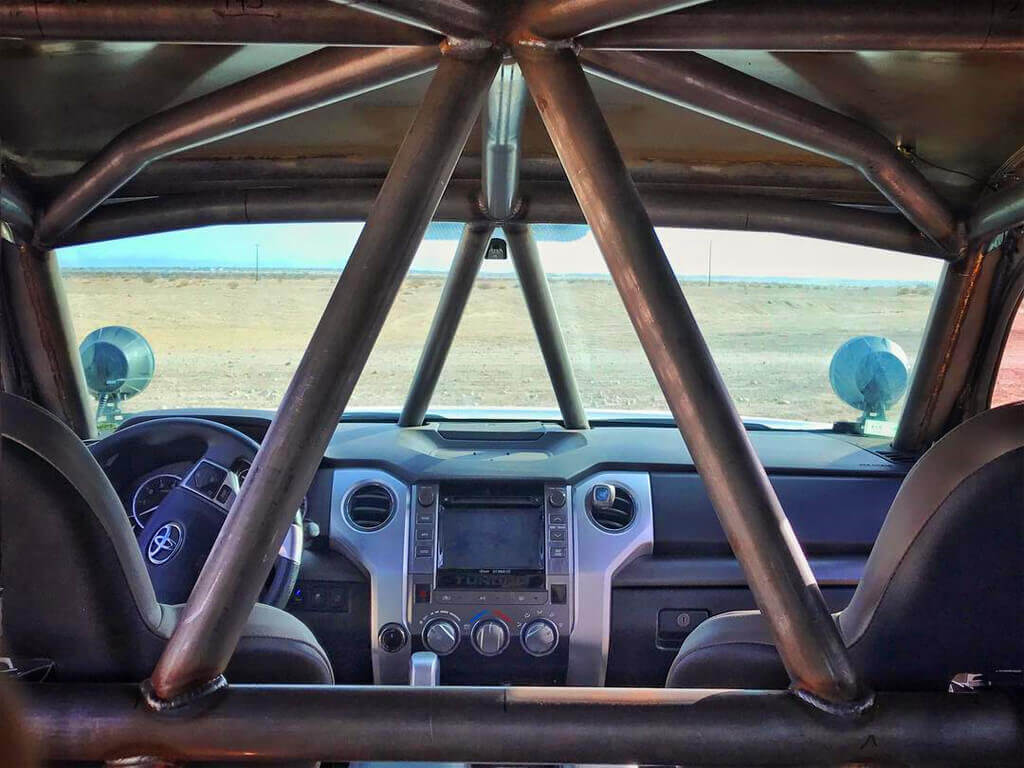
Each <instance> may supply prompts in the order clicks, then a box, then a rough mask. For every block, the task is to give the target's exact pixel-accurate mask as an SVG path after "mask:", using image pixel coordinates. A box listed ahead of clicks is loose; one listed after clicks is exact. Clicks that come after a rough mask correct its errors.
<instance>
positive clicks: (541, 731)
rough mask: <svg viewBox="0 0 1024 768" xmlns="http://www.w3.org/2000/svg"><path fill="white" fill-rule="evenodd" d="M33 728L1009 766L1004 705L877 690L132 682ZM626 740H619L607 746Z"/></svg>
mask: <svg viewBox="0 0 1024 768" xmlns="http://www.w3.org/2000/svg"><path fill="white" fill-rule="evenodd" d="M22 693H23V697H22V698H23V699H24V702H25V707H24V722H25V724H26V728H27V730H28V732H29V733H30V734H31V735H32V736H34V737H35V738H36V740H37V742H38V743H39V744H40V745H41V746H42V748H43V749H44V750H45V751H46V754H45V757H46V758H47V759H49V760H69V759H78V760H88V761H102V760H106V759H111V758H118V757H127V756H131V755H137V754H139V753H140V752H141V753H143V754H151V755H157V756H160V757H163V758H165V759H173V760H179V761H182V762H185V761H188V762H191V761H215V762H221V761H227V760H230V759H244V757H250V758H251V759H258V760H261V761H295V760H316V759H328V760H332V761H340V762H344V761H372V760H380V761H401V762H407V761H417V762H421V761H425V760H426V761H437V762H480V763H504V764H509V763H596V762H600V761H607V762H608V763H612V764H627V763H631V764H636V763H641V764H654V765H680V764H686V765H718V766H726V765H744V766H750V765H812V764H813V765H851V764H858V765H859V764H866V763H871V764H886V765H931V764H941V765H972V766H974V765H1012V766H1019V765H1020V764H1021V762H1022V761H1024V754H1022V743H1024V726H1022V722H1024V719H1022V717H1021V715H1022V712H1021V705H1020V702H1019V700H1017V699H1015V698H1014V697H1013V696H1011V695H1008V694H1006V693H1001V692H994V691H988V692H983V693H979V694H976V695H950V694H946V693H938V692H935V693H880V694H878V697H877V702H876V704H875V707H874V708H873V710H872V712H871V714H870V715H869V716H866V717H863V718H856V719H853V720H846V721H841V722H837V721H835V720H834V719H832V718H827V717H823V716H822V715H821V713H820V712H816V711H814V710H813V709H812V708H810V707H807V706H806V705H804V704H803V703H802V702H800V701H798V700H797V699H796V698H795V697H794V696H792V695H790V694H788V693H787V692H785V691H698V690H681V689H664V688H658V689H655V688H541V687H534V688H516V687H505V688H460V687H454V686H451V687H449V686H443V687H438V688H416V687H411V686H363V687H355V686H353V687H342V686H284V685H280V686H275V685H265V686H249V685H240V686H231V687H229V688H228V689H227V690H226V691H224V692H223V693H222V694H218V697H217V698H216V699H215V700H214V701H212V702H210V704H209V706H206V707H203V706H202V705H200V706H199V707H197V711H194V712H190V711H185V712H180V713H170V714H160V713H154V712H149V711H147V710H146V709H145V708H144V707H140V706H138V692H137V689H136V688H135V687H134V686H130V685H120V686H119V685H106V686H104V685H95V684H75V685H57V684H32V685H26V686H24V688H23V691H22ZM609 734H614V738H609Z"/></svg>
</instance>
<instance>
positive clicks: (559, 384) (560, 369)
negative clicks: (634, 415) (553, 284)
mask: <svg viewBox="0 0 1024 768" xmlns="http://www.w3.org/2000/svg"><path fill="white" fill-rule="evenodd" d="M503 231H504V232H505V236H506V237H508V247H509V250H510V251H511V253H512V265H513V267H515V270H516V277H518V278H519V285H520V287H521V288H522V290H523V298H524V299H525V300H526V309H527V311H529V313H530V320H531V322H532V323H533V330H534V333H536V335H537V343H538V344H539V345H540V351H541V354H542V355H543V357H544V365H545V367H546V368H547V369H548V378H549V379H550V380H551V386H552V387H553V388H554V390H555V399H556V400H557V401H558V409H559V410H560V411H561V412H562V423H563V424H564V425H565V428H566V429H587V428H588V427H589V426H590V424H589V422H588V421H587V412H586V410H585V409H584V408H583V401H582V400H581V399H580V392H579V387H577V385H576V376H575V375H574V374H573V370H572V363H571V362H569V350H568V349H567V348H566V346H565V338H564V337H563V336H562V327H561V325H560V324H559V322H558V312H557V310H556V309H555V302H554V299H553V298H552V297H551V288H550V286H549V285H548V281H547V278H546V277H545V276H544V267H543V266H542V265H541V262H540V253H539V251H538V250H537V241H536V240H535V239H534V237H533V232H532V231H531V230H530V226H529V225H528V224H521V223H511V224H506V225H505V226H504V227H503Z"/></svg>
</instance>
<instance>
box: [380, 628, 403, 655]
mask: <svg viewBox="0 0 1024 768" xmlns="http://www.w3.org/2000/svg"><path fill="white" fill-rule="evenodd" d="M377 641H378V642H379V643H380V647H381V650H383V651H385V652H386V653H398V652H399V651H400V650H402V649H403V648H405V644H406V643H408V642H409V633H408V632H406V630H405V627H403V626H402V625H401V624H395V623H391V624H385V625H384V626H383V627H381V628H380V633H379V634H378V635H377Z"/></svg>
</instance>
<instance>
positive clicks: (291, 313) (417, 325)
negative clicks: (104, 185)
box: [59, 224, 941, 432]
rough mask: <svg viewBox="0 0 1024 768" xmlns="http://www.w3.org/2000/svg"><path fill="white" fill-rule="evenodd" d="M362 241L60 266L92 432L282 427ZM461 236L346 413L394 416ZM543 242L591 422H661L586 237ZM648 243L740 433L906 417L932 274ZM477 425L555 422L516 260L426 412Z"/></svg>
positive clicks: (719, 242) (442, 236)
mask: <svg viewBox="0 0 1024 768" xmlns="http://www.w3.org/2000/svg"><path fill="white" fill-rule="evenodd" d="M359 231H360V225H356V224H287V225H285V224H279V225H248V226H236V227H210V228H204V229H195V230H188V231H182V232H172V233H164V234H155V235H148V236H145V237H138V238H128V239H124V240H119V241H114V242H109V243H96V244H90V245H85V246H77V247H73V248H66V249H63V250H62V251H61V252H60V254H59V257H60V261H61V266H62V270H63V274H64V278H65V284H66V289H67V293H68V299H69V304H70V306H71V310H72V318H73V322H74V326H75V329H76V332H77V334H78V337H79V340H80V341H81V342H82V352H83V360H84V362H85V365H86V369H87V378H89V379H90V381H89V384H90V388H91V389H92V390H93V393H94V397H96V398H97V405H98V407H99V409H100V416H101V420H107V421H111V420H117V419H119V418H122V417H123V414H125V413H132V412H137V411H142V410H150V409H163V408H192V407H230V408H267V409H273V408H276V407H277V404H278V403H279V402H280V400H281V397H282V395H283V394H284V391H285V388H286V387H287V385H288V382H289V381H290V379H291V376H292V373H293V372H294V370H295V366H296V364H297V363H298V362H299V359H300V358H301V356H302V352H303V350H304V348H305V345H306V343H307V341H308V340H309V337H310V335H311V333H312V332H313V329H314V327H315V325H316V322H317V320H318V319H319V317H320V314H321V312H322V311H323V308H324V306H325V304H326V302H327V300H328V298H329V296H330V293H331V291H332V289H333V288H334V285H335V283H336V281H337V278H338V275H339V274H340V271H341V269H342V268H343V267H344V264H345V262H346V260H347V258H348V254H349V253H350V252H351V249H352V246H353V245H354V243H355V240H356V238H357V237H358V234H359ZM460 231H461V226H460V225H456V224H435V225H432V226H431V228H430V230H429V231H428V236H427V238H426V239H425V240H424V243H423V245H422V246H421V248H420V249H419V252H418V254H417V256H416V258H415V260H414V262H413V266H412V269H411V271H410V274H409V276H408V277H407V278H406V280H405V282H404V284H403V286H402V290H401V292H400V294H399V296H398V299H397V301H396V302H395V305H394V307H393V309H392V311H391V313H390V315H389V317H388V319H387V322H386V323H385V326H384V329H383V331H382V333H381V336H380V339H379V341H378V343H377V345H376V347H375V348H374V350H373V353H372V355H371V356H370V359H369V362H368V363H367V365H366V368H365V370H364V372H363V375H362V377H361V378H360V380H359V383H358V385H357V387H356V390H355V392H354V393H353V395H352V399H351V401H350V403H349V408H348V410H349V411H350V412H351V411H365V410H374V411H378V410H380V411H388V412H395V411H398V410H400V408H401V405H402V403H403V401H404V399H405V396H406V393H407V392H408V389H409V385H410V383H411V381H412V377H413V373H414V371H415V368H416V363H417V361H418V359H419V356H420V353H421V351H422V348H423V343H424V340H425V339H426V335H427V329H428V328H429V326H430V322H431V319H432V318H433V315H434V311H435V310H436V308H437V304H438V299H439V297H440V294H441V289H442V287H443V285H444V280H445V276H446V274H447V271H448V268H449V267H450V265H451V261H452V257H453V254H454V252H455V246H456V243H457V240H458V237H459V234H460ZM535 232H536V235H537V239H538V242H539V250H540V255H541V261H542V266H543V268H544V270H545V272H546V274H547V278H548V281H549V284H550V288H551V293H552V296H553V298H554V303H555V307H556V310H557V312H558V317H559V320H560V324H561V328H562V332H563V334H564V336H565V340H566V344H567V347H568V350H569V356H570V360H571V362H572V365H573V368H574V370H575V374H576V378H577V382H578V387H579V390H580V394H581V397H582V399H583V403H584V405H585V407H586V408H587V410H588V412H589V413H590V414H591V416H592V417H601V416H602V415H603V416H605V417H608V416H609V415H610V414H609V413H607V412H616V413H621V412H626V413H628V414H633V415H636V414H638V413H645V414H646V413H650V412H654V413H665V412H667V409H666V406H665V402H664V398H663V397H662V395H661V392H660V390H659V388H658V386H657V383H656V381H655V379H654V376H653V374H652V372H651V369H650V366H649V365H648V363H647V359H646V356H645V355H644V352H643V350H642V349H641V347H640V344H639V342H638V340H637V337H636V334H635V332H634V331H633V328H632V326H631V324H630V322H629V319H628V317H627V315H626V313H625V310H624V309H623V306H622V303H621V301H620V299H619V297H618V293H617V292H616V289H615V286H614V284H613V283H612V282H611V279H610V276H609V274H608V271H607V269H606V267H605V265H604V261H603V259H602V257H601V255H600V252H599V251H598V249H597V246H596V243H595V242H594V239H593V236H592V235H591V234H590V232H589V230H588V229H587V228H586V227H584V226H574V225H542V226H537V227H535ZM658 235H659V237H660V238H661V241H662V243H663V245H664V247H665V250H666V252H667V253H668V256H669V260H670V263H671V265H672V267H673V269H674V271H675V273H676V276H677V278H678V279H679V280H680V282H681V284H682V287H683V290H684V292H685V294H686V296H687V298H688V299H689V301H690V303H691V306H692V308H693V311H694V314H695V315H696V317H697V320H698V322H699V323H700V326H701V328H702V329H703V332H704V334H705V336H706V338H707V341H708V344H709V346H710V348H711V350H712V353H713V355H714V357H715V360H716V361H717V363H718V366H719V368H720V369H721V372H722V376H723V378H724V380H725V382H726V385H727V386H728V388H729V391H730V393H731V394H732V396H733V398H734V399H735V401H736V404H737V407H738V409H739V411H740V413H741V415H743V416H744V418H746V419H748V420H750V421H754V422H758V421H759V422H762V423H764V424H766V425H768V426H786V425H780V424H778V423H775V422H774V421H773V420H792V421H796V422H801V423H802V424H803V425H805V426H810V425H815V426H819V427H821V426H826V427H831V425H832V423H833V422H836V421H849V422H860V421H864V420H865V419H866V420H867V421H868V423H869V425H874V430H875V431H882V432H884V431H885V430H886V429H887V427H886V426H885V425H887V424H889V425H891V424H892V423H893V422H894V420H895V419H896V418H897V417H898V415H899V412H900V410H901V409H902V404H903V399H902V392H903V388H904V387H905V383H906V377H907V373H906V371H907V369H908V368H911V367H912V365H913V361H914V358H915V357H916V355H917V351H918V345H919V344H920V341H921V337H922V333H923V330H924V326H925V323H926V320H927V316H928V312H929V308H930V305H931V301H932V296H933V293H934V290H935V286H936V282H937V279H938V277H939V274H940V268H941V262H939V261H937V260H934V259H927V258H924V257H919V256H910V255H906V254H899V253H892V252H887V251H880V250H876V249H870V248H864V247H859V246H852V245H843V244H837V243H829V242H823V241H818V240H811V239H807V238H799V237H792V236H785V235H770V234H762V233H749V232H718V231H694V230H680V229H659V230H658ZM501 236H502V233H501V231H500V230H498V231H496V232H495V237H501ZM493 253H495V254H497V253H498V251H494V252H493ZM112 326H118V327H119V328H116V329H115V328H111V327H112ZM100 329H103V330H100ZM137 337H141V339H139V338H137ZM143 340H144V341H143ZM147 344H148V348H147V346H146V345H147ZM844 345H845V346H844ZM841 348H842V351H840V350H841ZM837 352H838V353H839V354H838V356H837ZM837 392H838V393H839V394H837ZM840 395H842V397H840ZM480 408H487V409H508V410H506V411H505V414H506V415H508V416H511V417H517V416H520V415H525V414H526V413H527V412H530V411H533V412H536V414H534V415H541V416H556V415H557V412H556V408H557V405H556V402H555V397H554V393H553V390H552V387H551V383H550V380H549V379H548V376H547V372H546V369H545V367H544V363H543V359H542V357H541V354H540V350H539V347H538V345H537V340H536V337H535V335H534V332H533V327H532V325H531V323H530V318H529V315H528V313H527V310H526V305H525V303H524V300H523V296H522V292H521V291H520V289H519V284H518V282H517V280H516V277H515V271H514V269H513V267H512V263H511V260H510V259H490V258H489V259H487V260H485V261H484V263H483V267H482V269H481V271H480V275H479V277H478V279H477V281H476V283H475V285H474V289H473V292H472V294H471V296H470V299H469V303H468V305H467V307H466V311H465V313H464V315H463V318H462V322H461V324H460V326H459V329H458V332H457V334H456V337H455V341H454V344H453V345H452V349H451V352H450V354H449V356H448V360H447V363H446V365H445V368H444V372H443V373H442V375H441V379H440V381H439V382H438V386H437V389H436V391H435V394H434V398H433V400H432V401H431V411H432V412H441V411H445V410H449V411H451V412H452V413H455V411H456V410H457V409H480ZM511 409H517V410H511ZM790 426H795V425H790Z"/></svg>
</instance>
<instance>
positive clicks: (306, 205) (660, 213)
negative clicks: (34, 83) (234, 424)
mask: <svg viewBox="0 0 1024 768" xmlns="http://www.w3.org/2000/svg"><path fill="white" fill-rule="evenodd" d="M638 189H639V191H640V198H641V200H643V202H644V207H645V208H646V209H647V213H648V215H649V216H650V218H651V220H652V221H653V222H654V224H655V225H656V226H659V227H661V226H664V227H692V228H696V229H728V230H736V231H752V232H779V233H782V234H790V235H802V236H805V237H815V238H818V239H823V240H832V241H835V242H840V243H854V244H857V245H867V246H870V247H872V248H884V249H886V250H890V251H902V252H904V253H916V254H919V255H922V256H929V257H932V258H946V259H948V258H950V257H949V255H948V254H946V253H944V252H943V251H942V250H940V249H939V247H938V246H936V245H935V244H934V243H933V242H931V241H930V240H928V239H927V238H925V237H924V236H923V235H922V234H921V233H920V232H919V231H918V230H917V228H915V227H914V226H913V225H911V224H910V223H909V222H908V221H907V220H906V219H905V218H903V216H901V215H900V214H899V213H897V212H895V211H892V212H888V211H874V210H865V209H863V208H855V207H851V206H845V205H832V204H831V203H819V202H814V201H808V200H789V199H786V198H778V197H769V196H766V195H747V194H723V193H715V192H694V191H693V190H692V189H688V188H678V187H675V186H673V185H666V184H640V185H638ZM379 190H380V183H379V182H377V181H374V180H371V181H357V182H352V183H350V184H344V185H334V186H329V187H322V186H314V187H310V188H302V189H253V190H234V191H223V192H206V193H200V194H192V195H165V196H163V197H154V198H148V199H144V200H129V201H123V202H117V203H107V204H105V205H103V206H100V207H99V208H98V209H97V210H96V211H94V212H93V213H92V214H90V215H89V216H87V217H86V218H85V219H83V220H82V222H81V223H80V224H79V225H78V226H77V227H75V228H74V229H72V230H71V231H69V232H68V233H67V234H66V235H65V236H64V237H63V238H61V240H60V241H59V245H60V246H67V245H79V244H81V243H93V242H98V241H101V240H114V239H117V238H120V237H131V236H134V235H145V234H151V233H153V232H167V231H170V230H175V229H187V228H189V227H201V226H209V225H211V224H253V223H275V222H299V221H301V222H306V221H359V222H362V221H365V220H366V216H367V214H368V213H369V211H370V207H371V205H372V204H373V201H374V199H375V198H376V196H377V192H378V191H379ZM479 191H480V185H479V184H478V183H477V182H475V181H468V180H459V181H452V182H451V183H450V184H449V185H448V189H447V190H445V194H444V197H443V198H441V204H440V206H439V207H438V209H437V213H436V214H435V217H434V218H435V220H438V221H459V222H466V221H469V222H473V221H486V220H485V219H484V218H483V216H482V214H481V212H480V209H479V206H478V202H477V200H478V193H479ZM520 193H521V198H522V200H523V201H524V203H525V205H524V206H523V209H522V210H521V211H520V212H519V213H517V215H516V219H515V220H516V221H540V222H544V223H548V224H583V223H585V219H584V218H583V212H582V211H581V210H580V205H579V202H578V201H577V200H576V197H575V196H574V195H573V193H572V189H571V188H570V187H569V186H568V184H567V183H565V182H530V183H523V184H520Z"/></svg>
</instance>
